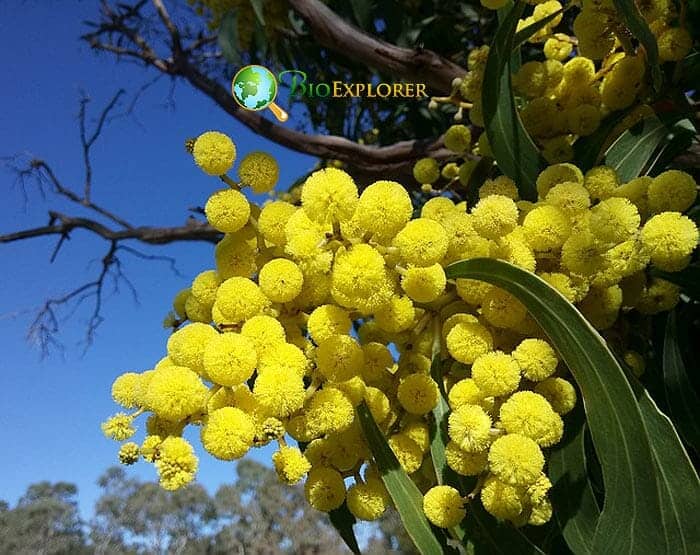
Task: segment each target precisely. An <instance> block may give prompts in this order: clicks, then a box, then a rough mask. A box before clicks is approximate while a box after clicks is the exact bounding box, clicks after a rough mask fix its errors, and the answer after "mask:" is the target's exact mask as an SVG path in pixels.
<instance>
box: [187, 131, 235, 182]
mask: <svg viewBox="0 0 700 555" xmlns="http://www.w3.org/2000/svg"><path fill="white" fill-rule="evenodd" d="M192 155H193V156H194V161H195V163H196V164H197V165H198V166H199V167H200V168H202V171H204V173H207V174H209V175H223V174H225V173H226V172H227V171H229V170H230V169H231V167H232V166H233V161H234V160H235V159H236V146H235V145H234V144H233V141H232V140H231V139H230V138H229V137H228V136H227V135H224V134H223V133H219V132H218V131H207V132H206V133H202V134H201V135H200V136H199V137H197V140H196V141H195V143H194V148H193V150H192Z"/></svg>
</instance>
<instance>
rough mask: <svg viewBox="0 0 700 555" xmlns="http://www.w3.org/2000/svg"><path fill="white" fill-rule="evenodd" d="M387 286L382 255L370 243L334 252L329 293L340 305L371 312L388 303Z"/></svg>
mask: <svg viewBox="0 0 700 555" xmlns="http://www.w3.org/2000/svg"><path fill="white" fill-rule="evenodd" d="M391 286H392V284H391V282H390V280H389V275H388V272H387V270H386V266H385V264H384V257H383V256H382V255H381V254H379V252H378V251H377V250H376V249H374V248H372V247H371V246H370V245H367V244H359V245H355V246H353V247H352V248H350V249H349V250H348V251H346V252H343V253H337V254H336V257H335V262H334V264H333V273H332V275H331V294H332V295H333V298H334V299H335V301H336V302H337V303H338V304H340V305H341V306H344V307H347V308H357V309H359V310H361V311H363V312H372V311H374V310H375V309H377V308H379V307H381V306H382V305H384V304H386V303H387V302H389V300H390V299H391V296H392V287H391Z"/></svg>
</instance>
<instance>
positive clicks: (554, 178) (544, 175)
mask: <svg viewBox="0 0 700 555" xmlns="http://www.w3.org/2000/svg"><path fill="white" fill-rule="evenodd" d="M591 77H593V74H591ZM567 182H568V183H578V184H579V185H583V173H581V170H580V169H578V167H576V166H575V165H573V164H568V163H562V164H554V165H553V166H549V167H547V168H545V169H544V170H542V172H541V173H540V175H538V176H537V182H536V184H537V194H538V195H539V197H540V198H541V199H543V198H546V196H547V194H548V193H549V191H550V190H551V189H552V187H554V186H555V185H558V184H560V183H567Z"/></svg>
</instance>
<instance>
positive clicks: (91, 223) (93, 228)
mask: <svg viewBox="0 0 700 555" xmlns="http://www.w3.org/2000/svg"><path fill="white" fill-rule="evenodd" d="M49 216H50V220H49V224H48V225H45V226H41V227H35V228H31V229H24V230H21V231H15V232H13V233H7V234H5V235H0V243H12V242H15V241H21V240H24V239H32V238H35V237H43V236H50V235H59V236H61V237H63V236H69V235H70V233H71V232H72V231H73V230H76V229H84V230H86V231H90V232H92V233H94V234H95V235H98V236H100V237H102V238H103V239H106V240H108V241H126V240H136V241H139V242H141V243H145V244H149V245H165V244H168V243H174V242H176V241H204V242H208V243H216V242H217V241H219V240H220V239H221V237H222V235H221V233H219V232H218V231H216V230H215V229H214V228H212V227H211V226H210V225H208V224H206V223H204V222H200V221H198V220H195V219H194V218H190V219H189V220H188V221H187V223H186V224H185V225H182V226H177V227H150V226H140V227H130V228H129V229H120V230H114V229H111V228H109V227H107V226H106V225H104V224H102V223H100V222H98V221H96V220H91V219H89V218H80V217H72V216H68V215H65V214H62V213H60V212H55V211H50V212H49Z"/></svg>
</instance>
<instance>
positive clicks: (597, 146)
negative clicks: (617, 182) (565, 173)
mask: <svg viewBox="0 0 700 555" xmlns="http://www.w3.org/2000/svg"><path fill="white" fill-rule="evenodd" d="M629 112H630V110H629V109H627V110H622V111H621V112H613V113H612V114H611V115H609V116H608V117H607V118H606V119H605V121H604V122H602V123H601V125H600V127H598V129H596V130H595V131H594V132H593V133H591V134H590V135H588V136H587V137H580V138H579V139H578V140H577V141H576V142H575V143H574V159H575V160H576V165H577V166H578V167H579V168H581V171H583V172H587V171H588V170H590V169H591V168H592V167H593V166H595V165H596V164H597V163H598V160H599V159H600V158H602V156H603V149H604V148H605V145H607V144H609V141H610V136H611V134H612V132H613V131H614V130H615V128H616V127H617V126H618V124H619V123H620V122H621V121H622V120H623V119H624V118H625V117H626V116H627V115H628V114H629Z"/></svg>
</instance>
